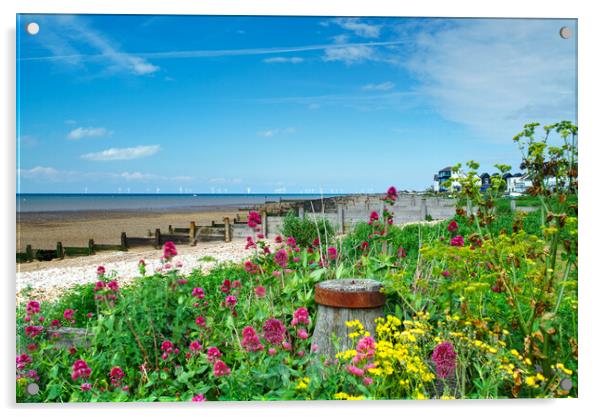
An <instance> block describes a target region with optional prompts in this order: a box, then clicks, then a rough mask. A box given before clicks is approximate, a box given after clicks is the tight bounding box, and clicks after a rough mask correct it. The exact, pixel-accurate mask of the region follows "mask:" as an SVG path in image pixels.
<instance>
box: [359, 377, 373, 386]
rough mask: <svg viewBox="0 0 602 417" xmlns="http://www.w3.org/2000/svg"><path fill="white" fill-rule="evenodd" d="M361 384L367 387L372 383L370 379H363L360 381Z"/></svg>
mask: <svg viewBox="0 0 602 417" xmlns="http://www.w3.org/2000/svg"><path fill="white" fill-rule="evenodd" d="M362 382H363V383H364V385H366V386H368V385H371V384H372V382H373V381H372V378H370V377H365V378H364V379H363V380H362Z"/></svg>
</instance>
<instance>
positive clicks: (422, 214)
mask: <svg viewBox="0 0 602 417" xmlns="http://www.w3.org/2000/svg"><path fill="white" fill-rule="evenodd" d="M426 215H427V212H426V198H422V199H420V220H421V221H422V220H426Z"/></svg>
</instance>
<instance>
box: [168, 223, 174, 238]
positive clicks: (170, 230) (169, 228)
mask: <svg viewBox="0 0 602 417" xmlns="http://www.w3.org/2000/svg"><path fill="white" fill-rule="evenodd" d="M167 230H168V231H169V234H170V235H171V234H173V227H171V224H170V225H169V227H168V228H167Z"/></svg>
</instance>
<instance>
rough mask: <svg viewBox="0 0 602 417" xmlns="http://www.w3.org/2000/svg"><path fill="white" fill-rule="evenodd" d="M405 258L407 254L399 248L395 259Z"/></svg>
mask: <svg viewBox="0 0 602 417" xmlns="http://www.w3.org/2000/svg"><path fill="white" fill-rule="evenodd" d="M406 256H408V254H407V253H406V250H405V249H404V248H403V247H402V246H400V247H399V249H397V257H398V258H405V257H406Z"/></svg>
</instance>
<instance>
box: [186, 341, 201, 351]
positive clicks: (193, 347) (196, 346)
mask: <svg viewBox="0 0 602 417" xmlns="http://www.w3.org/2000/svg"><path fill="white" fill-rule="evenodd" d="M188 348H189V349H190V350H191V351H192V352H194V353H196V352H200V351H201V349H203V346H202V345H201V342H199V341H198V340H193V341H192V342H190V345H189V346H188Z"/></svg>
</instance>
